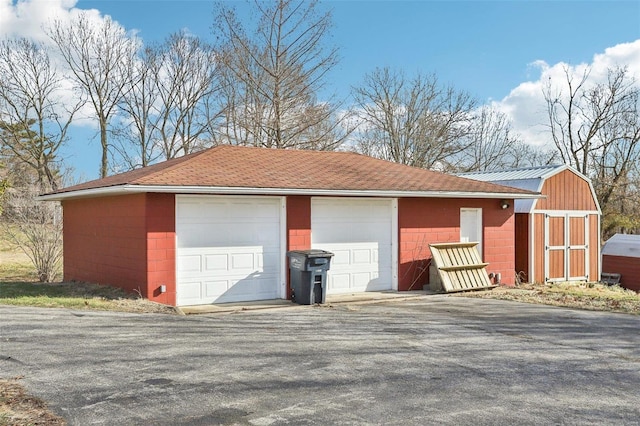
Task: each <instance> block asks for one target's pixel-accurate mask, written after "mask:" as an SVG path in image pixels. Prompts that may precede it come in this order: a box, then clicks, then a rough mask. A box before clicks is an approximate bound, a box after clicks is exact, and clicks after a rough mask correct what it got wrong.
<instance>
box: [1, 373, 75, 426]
mask: <svg viewBox="0 0 640 426" xmlns="http://www.w3.org/2000/svg"><path fill="white" fill-rule="evenodd" d="M18 380H19V379H17V378H15V379H10V380H4V379H0V426H27V425H34V426H36V425H38V426H62V425H66V424H67V423H66V422H65V421H64V419H62V418H61V417H58V416H56V415H55V414H53V413H52V412H51V411H49V409H48V407H47V404H46V403H45V402H44V401H42V400H41V399H39V398H36V397H33V396H30V395H28V394H27V393H26V392H25V389H24V387H22V385H21V384H20V383H19V381H18Z"/></svg>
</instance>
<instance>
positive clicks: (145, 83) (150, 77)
mask: <svg viewBox="0 0 640 426" xmlns="http://www.w3.org/2000/svg"><path fill="white" fill-rule="evenodd" d="M154 60H155V54H154V53H153V50H152V49H151V48H148V47H147V48H145V49H144V50H143V51H142V52H141V55H140V57H139V58H136V59H133V60H132V62H131V63H130V67H131V70H130V73H129V76H130V80H129V81H128V82H127V87H126V88H125V93H124V95H123V98H122V102H121V103H120V104H119V106H120V108H121V110H122V112H123V117H122V119H121V120H120V122H119V126H118V127H117V129H116V130H115V132H116V133H117V134H118V136H119V138H118V141H119V145H117V146H116V149H115V151H116V152H117V153H118V154H119V158H120V160H121V161H124V163H125V164H124V166H123V167H124V168H126V169H136V168H138V167H146V166H148V165H149V164H151V163H152V162H153V161H154V160H156V159H157V158H158V157H159V156H160V153H159V152H157V151H158V150H157V140H156V137H155V129H154V124H155V118H154V113H155V105H156V104H157V103H158V90H157V86H156V76H155V75H154V69H155V65H154V64H153V63H152V61H154ZM116 161H117V160H116Z"/></svg>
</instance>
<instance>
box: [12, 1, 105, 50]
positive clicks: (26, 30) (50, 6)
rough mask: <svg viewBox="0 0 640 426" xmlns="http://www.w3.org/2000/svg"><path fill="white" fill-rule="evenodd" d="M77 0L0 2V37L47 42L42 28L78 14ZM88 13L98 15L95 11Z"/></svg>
mask: <svg viewBox="0 0 640 426" xmlns="http://www.w3.org/2000/svg"><path fill="white" fill-rule="evenodd" d="M76 3H77V0H18V1H14V0H0V37H26V38H28V39H31V40H34V41H40V42H44V41H47V36H46V34H45V32H44V30H43V26H46V25H48V24H49V23H50V22H51V21H53V20H61V21H63V22H64V21H66V20H68V19H69V18H70V17H71V16H72V15H74V14H76V13H78V11H79V10H78V9H75V8H74V6H75V5H76ZM90 13H92V14H94V15H99V12H98V11H97V10H92V11H91V12H90Z"/></svg>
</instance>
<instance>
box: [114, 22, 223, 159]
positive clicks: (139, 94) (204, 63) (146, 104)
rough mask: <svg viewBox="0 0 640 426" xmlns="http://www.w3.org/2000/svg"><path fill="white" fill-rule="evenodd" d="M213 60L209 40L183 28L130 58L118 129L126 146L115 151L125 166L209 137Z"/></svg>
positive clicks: (194, 146)
mask: <svg viewBox="0 0 640 426" xmlns="http://www.w3.org/2000/svg"><path fill="white" fill-rule="evenodd" d="M217 63H218V58H217V55H216V53H215V51H214V49H213V47H212V46H211V45H209V44H207V43H204V42H203V41H201V40H200V39H199V38H197V37H195V36H192V35H189V34H187V33H186V32H183V31H181V32H178V33H175V34H172V35H170V36H169V37H168V38H167V39H166V40H165V42H164V43H162V44H160V45H156V46H153V47H147V48H145V49H144V50H143V51H142V53H141V55H140V56H139V57H138V58H137V59H136V60H135V61H133V63H132V65H131V66H132V72H131V80H130V82H129V87H128V88H127V90H126V93H125V95H124V96H123V101H122V103H121V109H122V111H123V113H124V114H123V117H122V123H121V125H123V126H122V127H124V128H122V129H121V133H122V137H123V139H124V140H125V141H127V142H128V146H124V147H123V148H122V149H121V152H120V154H121V155H122V157H124V159H125V161H127V162H128V166H129V168H135V167H139V166H146V165H148V164H150V163H151V162H153V161H154V160H156V159H157V158H159V157H164V158H165V159H170V158H174V157H177V156H180V155H184V154H189V153H191V152H193V151H195V150H198V149H201V148H202V147H203V146H204V145H205V144H209V143H211V139H212V137H211V136H210V133H209V132H210V131H211V129H212V128H213V126H214V125H213V124H212V123H211V121H215V119H216V117H217V114H216V113H215V111H214V109H213V108H212V104H213V101H212V99H211V98H213V97H214V96H215V94H216V92H217V90H218V82H219V79H218V66H217ZM131 146H133V147H134V150H133V153H129V148H130V147H131ZM132 154H133V155H132Z"/></svg>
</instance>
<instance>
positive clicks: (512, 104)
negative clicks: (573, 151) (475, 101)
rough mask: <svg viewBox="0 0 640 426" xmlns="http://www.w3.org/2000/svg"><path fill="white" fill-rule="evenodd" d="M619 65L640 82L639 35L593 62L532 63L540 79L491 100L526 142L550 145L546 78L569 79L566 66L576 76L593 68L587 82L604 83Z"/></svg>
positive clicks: (595, 57) (553, 79)
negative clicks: (634, 39)
mask: <svg viewBox="0 0 640 426" xmlns="http://www.w3.org/2000/svg"><path fill="white" fill-rule="evenodd" d="M616 66H621V67H624V66H626V67H627V68H628V70H629V75H630V76H635V78H636V80H637V83H638V84H639V85H640V39H639V40H636V41H634V42H631V43H622V44H618V45H616V46H613V47H610V48H607V49H605V51H604V52H602V53H598V54H595V55H594V56H593V59H592V61H591V62H590V63H581V64H567V63H564V62H559V63H557V64H553V65H550V64H548V63H547V62H545V61H544V60H536V61H534V62H532V63H531V64H529V67H530V68H532V69H533V68H535V69H538V70H539V76H538V78H537V80H532V81H526V82H523V83H521V84H520V85H518V86H517V87H516V88H514V89H513V90H512V91H511V92H510V93H509V95H508V96H506V97H505V98H504V99H502V100H500V101H494V102H492V104H493V106H494V107H496V108H497V109H499V110H500V111H502V112H504V113H505V114H507V115H508V116H509V117H510V118H511V119H512V120H513V128H514V130H515V131H516V132H518V133H520V135H521V136H522V138H523V139H524V141H525V142H527V143H529V144H531V145H534V146H550V145H551V143H552V141H551V137H550V135H549V133H548V131H547V120H548V118H547V110H546V104H545V100H544V96H543V93H542V89H543V87H544V86H545V85H546V84H547V82H548V81H551V82H552V83H553V82H556V83H557V84H562V83H563V82H566V75H565V70H568V71H569V73H570V75H571V76H574V77H575V79H576V80H577V79H579V78H581V76H582V75H583V73H584V72H586V71H587V70H588V69H590V71H589V79H588V84H589V85H593V84H598V83H603V82H605V81H606V78H607V69H609V68H612V67H616Z"/></svg>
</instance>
